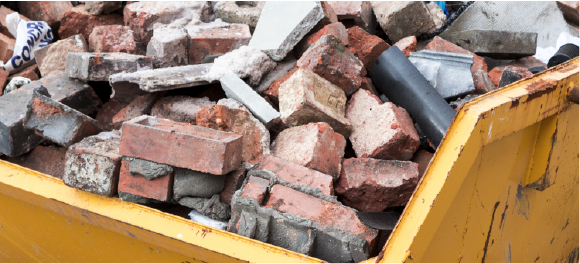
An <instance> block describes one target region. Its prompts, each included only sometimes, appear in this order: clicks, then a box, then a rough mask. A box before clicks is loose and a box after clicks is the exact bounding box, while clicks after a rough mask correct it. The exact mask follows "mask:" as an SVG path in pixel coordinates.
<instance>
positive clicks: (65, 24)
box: [58, 5, 123, 40]
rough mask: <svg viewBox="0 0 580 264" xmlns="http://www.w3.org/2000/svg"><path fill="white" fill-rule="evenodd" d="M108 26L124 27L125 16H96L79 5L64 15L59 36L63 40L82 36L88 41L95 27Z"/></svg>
mask: <svg viewBox="0 0 580 264" xmlns="http://www.w3.org/2000/svg"><path fill="white" fill-rule="evenodd" d="M106 25H123V16H122V15H120V14H110V15H99V16H94V15H91V14H89V12H87V10H85V5H78V6H75V7H73V8H71V9H70V10H69V11H67V12H66V13H65V14H64V17H63V18H62V22H61V24H60V29H59V30H58V35H59V36H60V38H61V39H65V38H68V37H71V36H74V35H76V34H81V35H83V37H84V38H85V40H87V39H89V36H90V34H91V32H93V29H94V28H95V27H97V26H106Z"/></svg>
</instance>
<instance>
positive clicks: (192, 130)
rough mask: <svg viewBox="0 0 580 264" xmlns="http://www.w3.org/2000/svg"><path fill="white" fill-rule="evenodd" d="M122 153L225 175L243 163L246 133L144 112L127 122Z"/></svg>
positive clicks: (120, 151)
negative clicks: (172, 119)
mask: <svg viewBox="0 0 580 264" xmlns="http://www.w3.org/2000/svg"><path fill="white" fill-rule="evenodd" d="M119 153H120V154H121V155H123V156H127V157H134V158H140V159H145V160H149V161H153V162H157V163H162V164H167V165H171V166H175V167H180V168H187V169H191V170H196V171H201V172H206V173H211V174H215V175H224V174H226V173H228V172H230V171H232V170H234V169H236V168H238V166H239V165H240V162H241V158H242V155H241V154H242V136H241V135H238V134H235V133H228V132H223V131H219V130H214V129H210V128H205V127H199V126H193V125H189V124H186V123H178V122H173V121H171V120H167V119H161V118H155V117H151V116H141V117H139V118H135V119H133V120H131V121H129V122H125V123H124V124H123V136H122V140H121V146H120V149H119Z"/></svg>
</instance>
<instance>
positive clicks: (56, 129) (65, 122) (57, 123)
mask: <svg viewBox="0 0 580 264" xmlns="http://www.w3.org/2000/svg"><path fill="white" fill-rule="evenodd" d="M41 87H42V86H41ZM42 88H44V87H42ZM44 91H45V92H46V94H41V92H40V90H39V88H36V89H34V91H33V94H32V98H31V100H30V101H29V103H28V106H27V107H28V112H27V113H26V117H25V119H24V127H25V128H28V129H33V130H34V131H36V132H37V134H40V135H42V136H43V137H44V138H46V139H49V140H50V141H52V142H54V143H57V144H59V145H61V146H63V147H69V146H70V145H72V144H74V143H77V142H79V141H81V140H82V139H83V138H85V137H87V136H91V135H95V134H97V133H99V132H100V131H101V129H100V128H98V126H97V121H96V120H94V119H92V118H90V117H88V116H86V115H84V114H83V113H81V112H79V111H77V110H74V109H72V108H70V107H68V106H66V105H64V104H61V103H59V102H57V101H54V100H53V99H51V98H49V97H47V96H46V95H48V90H46V88H44Z"/></svg>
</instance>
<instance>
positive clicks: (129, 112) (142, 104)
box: [111, 94, 159, 129]
mask: <svg viewBox="0 0 580 264" xmlns="http://www.w3.org/2000/svg"><path fill="white" fill-rule="evenodd" d="M158 99H159V95H157V94H146V95H141V96H139V97H137V98H136V99H135V100H133V101H132V102H131V103H130V104H128V105H127V106H125V108H123V109H121V110H119V111H118V112H117V114H115V115H114V116H113V118H112V120H111V123H112V125H113V128H114V129H121V126H122V125H123V123H124V122H126V121H129V120H131V119H133V118H135V117H139V116H142V115H149V114H150V113H151V108H153V105H154V104H155V103H156V102H157V100H158Z"/></svg>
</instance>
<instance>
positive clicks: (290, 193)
mask: <svg viewBox="0 0 580 264" xmlns="http://www.w3.org/2000/svg"><path fill="white" fill-rule="evenodd" d="M264 207H266V208H273V209H276V210H277V211H279V212H281V213H290V214H294V215H299V216H302V217H304V218H306V219H309V220H311V221H313V222H314V223H315V224H316V225H317V226H319V228H321V229H322V230H325V231H329V230H339V231H342V232H345V233H347V234H350V235H354V236H357V237H359V238H362V239H364V240H365V241H366V242H367V243H368V244H369V248H370V249H372V248H374V244H375V242H376V237H377V231H376V230H374V229H371V228H369V227H367V226H366V225H364V224H363V223H362V222H361V221H360V220H359V219H358V217H357V216H356V213H355V211H353V210H351V209H348V208H346V207H343V206H340V205H338V204H334V203H331V202H327V201H324V200H322V199H319V198H316V197H314V196H310V195H308V194H305V193H302V192H299V191H296V190H294V189H291V188H288V187H285V186H282V185H279V184H276V185H274V186H273V187H272V190H271V191H270V198H269V199H268V202H267V203H266V205H265V206H264Z"/></svg>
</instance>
